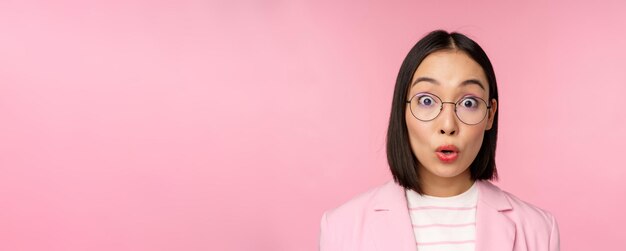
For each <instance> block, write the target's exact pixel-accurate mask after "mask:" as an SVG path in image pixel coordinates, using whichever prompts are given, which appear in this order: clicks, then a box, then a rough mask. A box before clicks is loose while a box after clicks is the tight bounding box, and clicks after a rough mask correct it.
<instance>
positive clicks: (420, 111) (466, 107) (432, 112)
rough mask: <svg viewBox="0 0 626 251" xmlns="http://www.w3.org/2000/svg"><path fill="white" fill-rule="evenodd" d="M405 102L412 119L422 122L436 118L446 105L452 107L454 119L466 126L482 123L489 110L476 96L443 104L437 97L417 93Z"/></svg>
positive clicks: (489, 107)
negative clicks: (451, 105)
mask: <svg viewBox="0 0 626 251" xmlns="http://www.w3.org/2000/svg"><path fill="white" fill-rule="evenodd" d="M406 102H407V103H408V104H410V108H411V113H412V114H413V117H415V118H416V119H418V120H420V121H424V122H427V121H431V120H433V119H435V118H437V116H439V114H440V113H441V111H442V110H443V104H446V103H447V104H453V105H454V113H455V114H456V117H457V118H459V120H460V121H461V122H463V123H465V124H467V125H475V124H478V123H480V122H482V121H483V120H484V119H485V117H487V111H488V110H489V109H491V106H489V105H487V102H485V100H483V99H481V98H479V97H476V96H465V97H462V98H461V99H460V100H459V101H457V102H456V103H454V102H443V101H441V99H440V98H439V97H437V95H435V94H432V93H428V92H420V93H417V94H415V95H414V96H413V97H411V99H409V100H408V101H406Z"/></svg>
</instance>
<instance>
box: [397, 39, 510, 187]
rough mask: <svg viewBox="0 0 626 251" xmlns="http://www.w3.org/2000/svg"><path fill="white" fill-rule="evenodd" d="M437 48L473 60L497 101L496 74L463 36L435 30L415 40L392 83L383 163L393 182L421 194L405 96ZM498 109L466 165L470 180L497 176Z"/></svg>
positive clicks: (490, 178)
mask: <svg viewBox="0 0 626 251" xmlns="http://www.w3.org/2000/svg"><path fill="white" fill-rule="evenodd" d="M440 50H460V51H463V52H465V53H467V55H469V57H470V58H472V59H473V60H474V61H476V62H477V63H478V64H479V65H480V66H481V67H482V69H483V71H484V72H485V75H486V76H487V81H488V82H489V83H488V84H489V101H488V103H490V102H491V100H493V99H495V100H496V101H497V100H498V87H497V84H496V75H495V73H494V71H493V67H492V66H491V62H490V61H489V58H488V57H487V54H485V52H484V51H483V49H482V48H481V47H480V46H479V45H478V44H477V43H476V42H474V41H473V40H472V39H470V38H468V37H467V36H465V35H463V34H461V33H457V32H452V33H448V32H446V31H444V30H435V31H432V32H430V33H428V35H426V36H425V37H424V38H422V39H421V40H419V41H418V42H417V44H415V46H413V48H412V49H411V50H410V51H409V53H408V54H407V56H406V58H405V59H404V61H403V62H402V66H401V67H400V72H399V73H398V78H397V79H396V86H395V89H394V92H393V101H392V104H391V115H390V118H389V128H388V130H387V162H388V163H389V168H390V169H391V174H392V175H393V179H394V181H395V182H396V183H398V184H399V185H401V186H403V187H404V188H406V189H413V190H414V191H416V192H418V193H419V194H423V191H422V189H421V186H420V177H419V175H418V172H417V164H418V162H419V160H418V159H417V157H416V156H415V155H414V154H413V151H412V150H411V145H410V143H409V135H408V130H407V126H406V119H405V113H406V109H407V108H406V107H407V104H406V97H407V93H408V91H409V87H410V85H411V79H412V78H413V74H414V73H415V71H416V70H417V67H418V66H419V65H420V64H421V63H422V61H423V60H424V58H426V57H427V56H428V55H430V54H431V53H433V52H436V51H440ZM498 110H499V109H497V110H496V113H495V115H494V118H493V125H492V127H491V129H490V130H487V131H485V136H484V138H483V142H482V145H481V147H480V151H479V152H478V155H477V156H476V158H475V159H474V161H473V162H472V164H471V165H470V167H469V168H470V172H471V179H472V180H494V179H497V178H498V172H497V170H496V162H495V158H496V141H497V135H498Z"/></svg>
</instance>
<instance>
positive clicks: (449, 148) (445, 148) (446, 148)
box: [437, 145, 459, 152]
mask: <svg viewBox="0 0 626 251" xmlns="http://www.w3.org/2000/svg"><path fill="white" fill-rule="evenodd" d="M443 151H450V152H459V148H457V147H456V146H455V145H443V146H440V147H437V152H443Z"/></svg>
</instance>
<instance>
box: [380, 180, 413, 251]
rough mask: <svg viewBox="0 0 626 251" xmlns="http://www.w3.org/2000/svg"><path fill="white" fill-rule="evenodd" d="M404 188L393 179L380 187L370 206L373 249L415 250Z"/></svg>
mask: <svg viewBox="0 0 626 251" xmlns="http://www.w3.org/2000/svg"><path fill="white" fill-rule="evenodd" d="M405 196H406V195H405V193H404V188H403V187H402V186H400V185H397V184H396V183H395V182H394V181H393V180H391V181H389V182H387V184H385V185H384V186H382V187H381V190H380V191H379V193H378V194H377V196H376V198H375V199H374V207H373V208H372V210H373V211H372V212H371V213H372V218H373V219H372V227H371V228H369V229H371V233H372V236H371V237H372V238H373V239H374V244H375V245H376V247H375V248H374V250H394V251H395V250H398V251H416V250H417V247H416V244H415V236H414V235H413V225H412V224H411V216H410V215H409V210H408V207H407V202H406V197H405Z"/></svg>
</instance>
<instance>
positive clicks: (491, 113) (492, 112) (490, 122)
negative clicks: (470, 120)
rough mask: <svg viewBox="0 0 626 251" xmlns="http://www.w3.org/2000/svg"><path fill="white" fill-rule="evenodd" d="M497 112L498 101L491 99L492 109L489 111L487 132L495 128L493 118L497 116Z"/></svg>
mask: <svg viewBox="0 0 626 251" xmlns="http://www.w3.org/2000/svg"><path fill="white" fill-rule="evenodd" d="M496 110H498V101H496V99H491V108H490V109H489V113H488V114H489V117H488V120H487V128H486V129H485V131H488V130H490V129H491V127H492V126H493V118H494V117H495V116H496Z"/></svg>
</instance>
